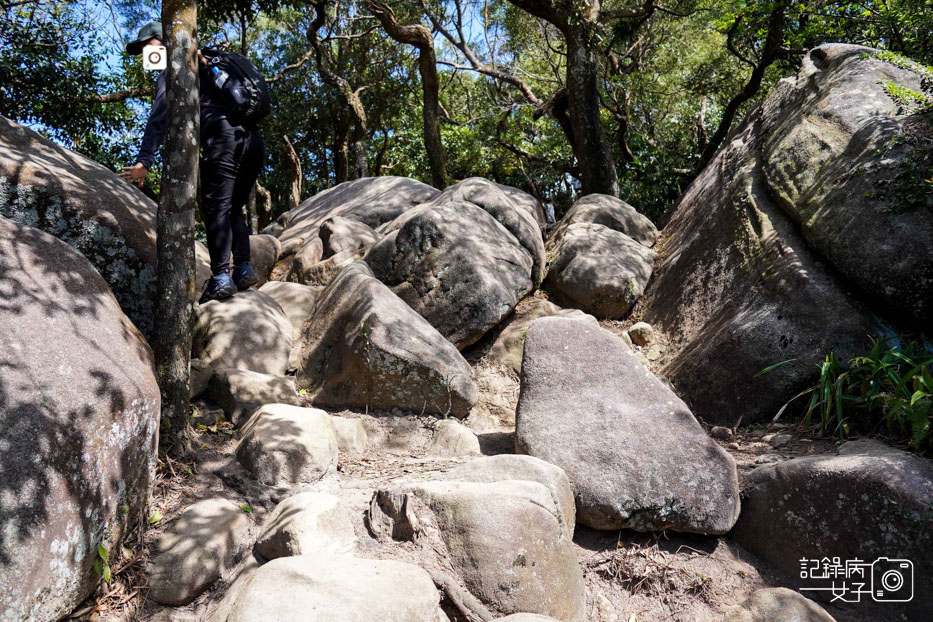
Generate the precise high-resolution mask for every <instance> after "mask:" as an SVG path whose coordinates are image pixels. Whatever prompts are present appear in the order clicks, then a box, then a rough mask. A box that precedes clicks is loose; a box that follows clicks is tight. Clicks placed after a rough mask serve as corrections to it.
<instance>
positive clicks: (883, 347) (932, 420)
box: [758, 337, 933, 455]
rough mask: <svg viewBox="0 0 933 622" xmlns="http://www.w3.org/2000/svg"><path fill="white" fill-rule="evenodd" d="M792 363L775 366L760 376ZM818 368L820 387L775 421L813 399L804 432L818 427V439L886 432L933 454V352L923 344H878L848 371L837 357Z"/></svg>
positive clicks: (806, 391)
mask: <svg viewBox="0 0 933 622" xmlns="http://www.w3.org/2000/svg"><path fill="white" fill-rule="evenodd" d="M891 342H895V343H894V345H892V343H891ZM791 360H794V359H791ZM789 362H790V361H782V362H780V363H777V364H775V365H771V366H770V367H767V368H765V369H763V370H762V371H761V372H759V374H758V375H761V374H764V373H768V372H771V371H773V370H774V369H777V368H778V367H780V366H782V365H784V364H785V363H789ZM817 367H818V368H819V370H820V374H819V377H818V379H817V382H816V384H815V385H813V386H812V387H809V388H807V389H804V390H803V391H801V392H800V393H798V394H797V395H795V396H794V397H793V398H791V399H790V400H789V401H788V402H787V403H786V404H784V406H782V407H781V410H780V411H778V414H777V416H776V417H775V419H777V418H778V417H780V416H781V415H782V414H783V412H784V411H785V410H786V409H787V408H788V406H789V405H790V404H791V402H793V401H795V400H797V399H798V398H801V397H805V396H809V398H810V399H809V401H808V402H807V406H806V408H805V409H804V410H803V414H802V415H801V420H800V425H801V426H802V427H805V428H806V427H811V426H813V425H816V426H818V428H819V433H820V434H838V435H839V437H840V438H846V437H848V436H849V435H850V434H851V433H852V432H856V431H857V432H860V433H863V434H876V433H878V432H880V431H881V430H882V429H884V430H886V431H887V432H888V433H890V434H892V435H893V436H895V437H896V438H898V439H908V440H909V442H910V446H911V449H913V451H915V452H917V453H918V454H921V455H933V428H931V425H933V376H931V374H930V370H931V368H933V353H930V352H929V351H928V350H927V349H926V347H925V346H924V345H923V344H921V343H918V342H915V341H903V342H901V340H899V339H898V338H897V337H889V338H887V339H875V340H872V348H871V351H870V352H869V353H868V354H867V355H865V356H857V357H855V358H853V359H852V360H851V361H849V365H848V367H847V368H845V367H843V365H842V364H841V363H840V361H839V360H838V359H837V358H836V355H835V354H834V353H833V352H830V353H829V354H828V355H827V356H826V358H825V359H824V360H823V361H822V362H820V363H818V364H817Z"/></svg>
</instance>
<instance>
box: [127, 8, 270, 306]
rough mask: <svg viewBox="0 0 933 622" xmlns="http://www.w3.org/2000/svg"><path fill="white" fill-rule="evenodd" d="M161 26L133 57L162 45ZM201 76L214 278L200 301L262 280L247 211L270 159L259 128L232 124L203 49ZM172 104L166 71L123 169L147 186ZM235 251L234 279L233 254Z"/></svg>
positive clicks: (206, 212)
mask: <svg viewBox="0 0 933 622" xmlns="http://www.w3.org/2000/svg"><path fill="white" fill-rule="evenodd" d="M161 41H162V25H161V24H160V23H159V22H155V21H153V22H149V23H148V24H146V25H145V26H143V27H142V28H141V29H140V31H139V35H138V36H137V37H136V40H135V41H131V42H130V43H128V44H127V45H126V51H127V53H128V54H132V55H139V54H141V53H142V48H143V47H144V46H146V45H162V43H161ZM198 56H199V58H200V62H199V63H198V64H199V71H198V77H199V79H200V85H201V193H202V196H201V218H202V219H203V220H204V227H205V229H206V230H207V248H208V250H209V251H210V255H211V273H212V276H211V278H210V280H209V281H208V283H207V286H206V287H205V289H204V292H203V294H202V296H201V302H202V303H203V302H206V301H208V300H214V299H221V298H228V297H230V296H232V295H233V294H234V293H236V291H237V290H238V289H240V290H243V289H246V288H248V287H250V286H251V285H255V284H256V283H257V282H258V278H257V277H256V272H255V270H253V266H252V265H251V264H250V254H249V226H248V224H247V222H246V218H245V216H244V214H243V208H244V206H245V205H246V202H247V200H248V199H249V194H250V191H251V190H252V188H253V184H255V183H256V179H257V178H258V177H259V172H260V169H261V168H262V163H263V159H264V158H265V145H264V144H263V141H262V136H261V135H260V133H259V129H258V128H257V127H255V126H244V125H236V124H233V123H231V122H230V120H229V119H228V114H227V113H226V112H225V110H224V108H223V103H222V100H221V99H220V94H219V92H218V89H217V87H216V86H215V84H214V82H213V81H212V80H211V76H210V73H209V72H208V68H207V65H206V63H205V61H204V57H203V55H201V52H200V50H199V51H198ZM166 115H167V106H166V101H165V72H164V71H162V72H160V74H159V79H158V82H157V83H156V92H155V97H153V99H152V109H151V111H150V112H149V121H148V123H146V132H145V135H144V136H143V142H142V147H141V148H140V150H139V155H138V156H136V163H135V164H133V165H132V166H124V167H123V172H122V173H120V177H122V178H123V179H125V180H127V181H129V182H130V183H136V184H137V185H139V186H142V184H143V180H145V178H146V175H147V174H148V173H149V168H150V167H151V166H152V161H153V159H154V158H155V154H156V152H157V151H158V149H159V148H160V147H161V145H162V135H163V133H164V132H165V122H166ZM231 251H232V253H233V275H232V277H231V275H230V254H231Z"/></svg>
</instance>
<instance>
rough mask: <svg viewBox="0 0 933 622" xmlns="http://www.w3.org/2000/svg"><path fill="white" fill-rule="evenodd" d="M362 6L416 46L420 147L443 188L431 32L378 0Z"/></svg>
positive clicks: (391, 32) (388, 31) (436, 183)
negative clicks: (401, 21) (420, 99)
mask: <svg viewBox="0 0 933 622" xmlns="http://www.w3.org/2000/svg"><path fill="white" fill-rule="evenodd" d="M365 4H366V8H367V9H369V10H370V11H371V12H372V14H373V15H375V16H376V18H377V19H378V20H379V22H380V23H381V24H382V27H383V29H384V30H385V31H386V34H387V35H389V36H390V37H392V38H393V39H395V40H396V41H398V42H399V43H407V44H409V45H411V46H414V47H415V48H417V49H418V52H419V54H418V73H419V74H420V75H421V91H422V97H423V102H422V105H421V118H422V121H423V135H424V149H425V151H426V152H427V155H428V165H429V166H430V167H431V181H432V183H433V184H434V186H435V187H436V188H441V189H443V188H446V187H447V184H448V176H447V156H446V154H445V153H444V144H443V143H442V142H441V100H440V88H441V81H440V77H439V76H438V75H437V59H436V58H435V55H434V37H433V36H432V35H431V31H430V30H428V29H427V28H425V27H424V26H422V25H421V24H409V25H404V26H403V25H401V24H399V23H398V20H397V19H396V18H395V13H394V12H393V11H392V9H391V8H389V7H388V6H387V5H385V4H382V3H381V2H374V1H369V2H366V3H365Z"/></svg>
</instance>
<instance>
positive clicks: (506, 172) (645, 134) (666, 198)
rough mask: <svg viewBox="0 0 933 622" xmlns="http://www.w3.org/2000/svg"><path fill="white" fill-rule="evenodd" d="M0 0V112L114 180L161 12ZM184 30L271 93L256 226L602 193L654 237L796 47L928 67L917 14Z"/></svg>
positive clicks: (558, 1) (457, 18)
mask: <svg viewBox="0 0 933 622" xmlns="http://www.w3.org/2000/svg"><path fill="white" fill-rule="evenodd" d="M0 5H2V7H3V12H2V18H0V114H2V115H4V116H7V117H9V118H11V119H14V120H16V121H18V122H21V123H25V124H27V125H29V126H30V127H33V128H34V129H37V130H39V131H41V132H42V133H44V134H46V135H47V136H49V137H50V138H52V139H53V140H55V141H57V142H59V143H61V144H63V145H65V146H67V147H69V148H71V149H74V150H76V151H78V152H80V153H82V154H84V155H86V156H88V157H90V158H92V159H94V160H96V161H98V162H100V163H102V164H104V165H105V166H107V167H109V168H111V169H112V170H114V171H118V170H119V168H120V166H122V165H127V164H131V163H132V162H133V159H134V157H135V154H136V150H137V148H138V145H139V141H140V139H141V137H142V131H143V128H144V126H145V122H146V118H147V114H148V108H149V101H150V99H151V95H152V92H153V90H154V82H155V75H154V73H152V72H146V71H144V70H143V69H142V67H141V62H140V59H139V57H130V56H127V55H126V54H125V53H123V46H124V44H125V42H126V41H127V40H131V39H133V38H135V34H136V30H137V29H138V28H139V26H140V25H142V24H143V23H145V22H146V21H149V20H150V19H158V17H159V15H160V10H161V9H160V4H159V2H157V1H156V0H79V1H72V0H0ZM198 19H199V35H200V39H201V45H208V46H211V47H224V48H226V49H230V50H232V51H236V52H240V53H243V54H245V55H246V56H248V57H249V58H250V59H251V60H252V61H253V62H254V63H255V64H256V65H257V67H259V68H260V70H261V71H262V72H263V73H264V74H265V76H266V77H267V80H268V82H269V84H270V92H271V96H272V102H273V112H272V115H271V116H270V117H269V118H267V119H266V120H265V121H264V122H263V125H262V132H263V135H264V137H265V140H266V145H267V152H268V154H269V155H268V157H267V159H266V166H265V168H264V171H263V173H262V175H261V177H260V181H259V186H258V192H257V200H256V202H255V204H254V205H253V208H252V217H253V220H254V224H255V226H256V227H257V228H261V227H262V226H264V225H265V224H266V223H268V222H270V221H271V220H273V219H274V218H275V217H276V216H277V215H279V214H281V213H283V212H285V211H287V210H288V209H290V208H292V207H294V206H295V205H296V204H297V202H298V201H300V200H301V199H303V198H306V197H308V196H311V195H313V194H315V193H317V192H319V191H321V190H323V189H325V188H328V187H331V186H333V185H335V184H337V183H340V182H342V181H346V180H348V179H353V178H356V177H360V176H367V175H402V176H407V177H413V178H415V179H419V180H422V181H425V182H427V183H432V184H433V185H435V186H443V185H445V184H446V183H448V182H451V181H455V180H458V179H464V178H467V177H471V176H482V177H487V178H489V179H493V180H495V181H498V182H501V183H506V184H510V185H513V186H517V187H520V188H522V189H524V190H526V191H528V192H531V193H532V194H534V195H536V196H537V197H538V198H539V199H541V200H543V201H544V202H545V203H547V204H551V205H553V206H554V209H555V211H556V216H557V217H558V218H559V217H560V215H561V214H562V212H563V211H564V210H565V209H566V208H567V207H568V206H569V204H570V203H571V202H572V201H573V198H574V196H575V195H576V194H577V193H579V192H580V191H581V190H583V191H586V192H592V191H599V192H606V193H610V194H618V196H620V197H621V198H623V199H624V200H626V201H627V202H629V203H631V204H632V205H633V206H635V207H636V208H637V209H638V210H639V211H641V212H643V213H644V214H646V215H648V216H649V217H650V218H652V219H653V220H655V221H656V222H658V221H660V220H662V218H663V214H664V213H665V211H666V210H667V209H668V208H669V207H670V206H671V205H672V204H673V202H674V201H675V200H676V198H677V196H678V195H679V194H680V193H681V191H682V190H683V189H684V188H685V187H686V185H687V184H688V183H689V182H690V180H691V179H692V178H693V177H694V176H695V175H696V174H697V172H698V171H699V170H700V169H701V168H702V167H703V166H704V165H705V163H706V162H707V161H709V159H711V157H712V155H714V154H715V151H716V149H717V148H718V147H719V146H721V144H722V143H723V141H724V140H725V139H726V138H727V135H728V132H729V131H730V130H731V129H733V128H734V127H735V125H736V124H737V123H738V122H739V121H740V120H741V118H742V116H743V115H744V114H745V113H746V112H748V111H749V110H750V109H751V108H752V107H754V106H755V105H757V104H758V103H760V101H761V100H762V99H763V98H764V97H765V96H766V95H767V94H768V92H769V91H770V90H771V88H772V87H773V86H774V84H775V83H776V82H777V81H778V80H779V79H781V78H783V77H785V76H788V75H792V74H794V73H795V72H796V71H797V70H798V68H799V65H800V62H801V58H802V56H803V54H804V52H805V51H806V50H808V49H810V48H812V47H814V46H816V45H819V44H821V43H826V42H833V41H844V42H848V43H861V44H865V45H870V46H873V47H878V48H881V49H887V50H891V51H893V52H897V53H899V54H902V55H904V56H907V57H909V58H912V59H913V60H915V61H918V62H921V63H924V64H931V63H933V0H859V1H842V2H834V1H828V0H804V1H798V2H794V1H790V0H774V1H767V0H670V2H664V3H658V2H656V0H646V1H641V0H639V1H636V2H633V1H627V2H626V1H620V2H615V1H607V2H603V3H600V2H598V1H597V0H509V1H503V0H444V1H440V2H438V1H436V0H408V1H406V2H389V3H387V4H383V3H380V2H371V1H358V0H305V1H302V0H258V1H251V0H206V1H202V2H199V3H198ZM160 170H161V164H157V165H156V166H155V167H154V171H153V173H154V174H150V175H149V177H148V178H147V181H146V184H145V186H144V192H146V193H147V194H148V195H149V196H151V197H153V198H158V192H159V185H160V174H159V173H160Z"/></svg>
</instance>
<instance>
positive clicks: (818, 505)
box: [732, 441, 933, 620]
mask: <svg viewBox="0 0 933 622" xmlns="http://www.w3.org/2000/svg"><path fill="white" fill-rule="evenodd" d="M931 508H933V463H931V462H930V461H928V460H924V459H922V458H918V457H917V456H914V455H911V454H908V453H907V452H904V451H899V450H896V449H892V448H890V447H886V446H885V445H883V444H881V443H879V442H877V441H854V442H849V443H846V444H844V445H843V446H842V447H841V448H840V449H839V455H838V456H817V457H804V458H795V459H793V460H787V461H784V462H779V463H777V464H770V465H765V466H761V467H758V468H757V469H755V470H754V471H752V472H751V473H750V474H749V475H748V477H747V479H746V482H745V488H744V490H743V492H742V515H741V516H740V517H739V521H738V522H737V523H736V525H735V529H734V530H733V533H732V535H733V536H734V537H735V539H736V540H737V541H738V542H739V543H740V544H742V546H744V547H745V548H747V549H748V550H750V551H751V552H753V553H755V554H756V555H758V556H760V557H761V558H763V559H765V560H766V561H769V562H771V563H772V564H774V565H775V566H777V567H778V568H780V569H781V570H783V571H784V572H786V573H787V574H788V575H790V576H792V577H794V578H795V579H796V578H799V577H800V571H801V565H800V560H801V558H806V559H822V558H824V557H828V558H830V559H832V558H834V557H839V558H841V559H842V560H854V559H860V560H862V561H864V562H865V563H868V564H871V563H872V562H873V561H874V560H876V559H878V558H889V559H892V560H893V559H907V560H910V561H911V562H912V563H913V576H914V584H913V592H914V598H913V601H912V602H910V603H903V604H900V603H897V604H896V603H886V604H885V606H886V607H888V608H894V607H897V610H898V611H901V612H904V613H908V614H910V615H909V617H910V619H918V620H919V619H929V618H930V616H933V602H931V601H930V599H929V598H926V597H920V598H917V595H924V594H929V593H930V590H931V589H933V559H931V557H930V555H929V551H930V547H931V546H933V509H931ZM843 563H844V562H843ZM868 578H869V577H868V576H866V579H868ZM801 583H802V584H803V585H804V586H806V587H827V586H828V585H829V583H830V582H829V581H822V582H820V581H818V580H816V579H805V580H801ZM819 594H820V593H819V592H810V593H809V595H813V596H814V598H817V597H818V595H819ZM830 597H831V595H827V596H826V598H830Z"/></svg>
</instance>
